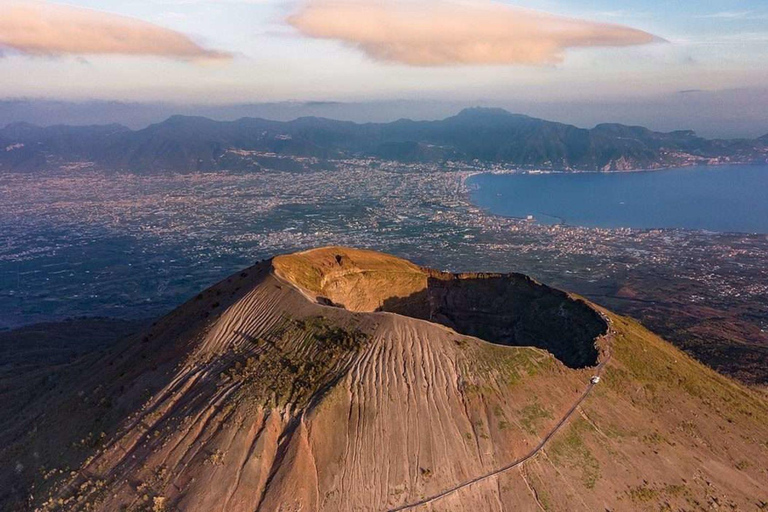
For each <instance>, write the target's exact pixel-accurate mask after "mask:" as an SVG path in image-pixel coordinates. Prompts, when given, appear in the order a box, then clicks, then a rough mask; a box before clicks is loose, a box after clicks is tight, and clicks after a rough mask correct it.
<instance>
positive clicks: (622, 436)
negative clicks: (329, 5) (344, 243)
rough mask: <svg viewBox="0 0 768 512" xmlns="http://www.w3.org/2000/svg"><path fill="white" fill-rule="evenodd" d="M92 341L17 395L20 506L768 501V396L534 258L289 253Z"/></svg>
mask: <svg viewBox="0 0 768 512" xmlns="http://www.w3.org/2000/svg"><path fill="white" fill-rule="evenodd" d="M481 338H482V339H481ZM87 357H88V358H87V359H85V360H83V361H80V362H78V363H76V364H69V365H63V366H61V367H57V368H55V369H52V370H51V371H50V372H49V373H48V374H47V375H39V379H38V380H37V381H35V382H34V383H33V384H34V386H33V388H32V389H33V390H32V391H29V392H28V393H26V394H23V396H25V397H26V398H25V403H24V405H23V407H22V406H21V405H20V404H18V403H17V402H14V403H15V404H16V405H14V408H13V409H11V408H9V407H8V406H7V405H5V406H3V407H4V410H3V411H2V416H0V420H1V421H2V423H1V424H0V426H1V427H2V428H0V447H1V448H0V460H2V461H4V464H3V466H4V468H3V470H2V472H1V473H0V478H1V479H0V493H2V497H1V498H0V499H2V500H3V501H2V502H0V508H2V509H3V510H14V509H18V510H24V509H35V508H37V509H40V510H99V511H118V510H126V511H130V510H137V511H138V510H155V511H158V510H183V511H240V510H248V511H254V510H257V511H273V510H282V511H299V510H301V511H307V510H325V511H351V510H360V511H363V510H365V511H385V510H402V509H403V508H408V507H409V506H411V505H413V506H412V507H410V509H411V510H433V511H446V510H454V511H459V510H477V511H485V510H488V511H501V510H508V511H511V510H562V511H572V510H587V511H594V510H702V509H709V508H726V509H735V510H760V509H761V508H765V507H766V506H767V505H766V503H767V502H768V474H766V468H768V445H767V444H766V442H768V404H767V403H766V402H765V401H764V400H763V399H762V398H760V397H759V396H757V395H756V394H754V393H752V392H751V391H750V390H748V389H747V388H745V387H743V386H741V385H739V384H737V383H735V382H733V381H731V380H729V379H727V378H725V377H722V376H719V375H718V374H716V373H714V372H712V371H711V370H709V369H707V368H705V367H703V366H702V365H700V364H698V363H696V362H695V361H693V360H692V359H690V358H689V357H687V356H686V355H684V354H683V353H682V352H680V351H678V350H676V349H675V348H673V347H672V346H671V345H669V344H667V343H666V342H664V341H663V340H661V339H660V338H658V337H656V336H654V335H653V334H651V333H650V332H648V331H647V330H645V329H644V328H643V327H641V326H640V325H638V324H637V323H635V322H632V321H629V320H627V319H624V318H622V317H618V316H615V315H613V314H611V313H610V312H607V311H602V310H599V309H598V308H596V307H594V306H592V305H590V304H588V303H586V302H584V301H582V300H580V299H578V298H576V297H573V296H570V295H568V294H565V293H563V292H560V291H558V290H554V289H551V288H549V287H546V286H544V285H541V284H539V283H536V282H534V281H532V280H531V279H529V278H527V277H525V276H522V275H517V274H508V275H499V274H448V273H443V272H437V271H433V270H428V269H424V268H421V267H418V266H416V265H414V264H411V263H409V262H407V261H404V260H400V259H398V258H395V257H392V256H387V255H384V254H380V253H375V252H370V251H360V250H355V249H347V248H340V247H330V248H324V249H318V250H313V251H308V252H304V253H298V254H294V255H289V256H280V257H277V258H275V259H273V260H270V261H266V262H262V263H260V264H257V265H256V266H254V267H252V268H250V269H248V270H246V271H244V272H242V273H240V274H238V275H235V276H232V277H231V278H229V279H227V280H225V281H223V282H221V283H219V284H217V285H216V286H214V287H212V288H210V289H209V290H207V291H205V292H204V293H202V294H200V295H199V296H197V297H195V298H194V299H192V300H191V301H189V302H188V303H186V304H184V305H183V306H181V307H180V308H178V309H177V310H175V311H174V312H172V313H171V314H169V315H167V316H165V317H164V318H162V319H160V320H159V321H158V322H156V323H155V324H154V325H153V326H152V327H151V329H149V330H148V331H146V332H145V333H143V334H141V335H138V336H135V337H131V338H128V339H126V340H124V341H122V342H120V343H118V344H117V345H115V346H113V347H111V348H110V349H108V350H105V351H104V352H102V353H99V354H92V355H89V356H87ZM596 373H600V375H601V380H600V382H599V383H598V384H596V385H590V379H591V378H592V376H593V375H594V374H596ZM36 375H38V374H36ZM33 380H34V379H33ZM16 391H17V390H13V389H11V388H10V387H8V386H4V387H3V388H0V402H2V399H3V398H4V396H7V395H9V394H13V396H19V394H18V393H17V392H16ZM582 399H583V401H581V400H582ZM574 406H576V407H574ZM570 411H573V412H572V413H570ZM569 413H570V414H569ZM557 427H560V428H559V429H558V428H557ZM542 440H545V442H544V443H543V445H542ZM539 448H540V449H539ZM529 455H532V456H530V457H529V458H527V459H526V460H525V462H523V463H521V464H517V465H514V467H511V469H509V470H507V471H503V472H500V473H497V474H493V475H492V476H489V475H491V474H492V473H494V472H496V471H497V470H498V469H499V468H503V467H506V466H510V465H513V463H514V462H515V461H518V460H520V459H525V458H526V457H528V456H529ZM470 482H473V483H470ZM446 491H448V492H446ZM433 497H435V499H433Z"/></svg>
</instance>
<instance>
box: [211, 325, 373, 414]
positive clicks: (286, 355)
mask: <svg viewBox="0 0 768 512" xmlns="http://www.w3.org/2000/svg"><path fill="white" fill-rule="evenodd" d="M249 341H250V342H251V343H252V344H253V350H251V351H250V353H249V355H247V356H246V357H241V358H237V359H236V360H235V361H234V362H233V363H232V364H231V365H230V366H229V367H228V368H227V369H226V370H225V371H223V372H222V373H221V381H222V382H223V383H228V382H231V381H238V382H239V381H242V382H243V390H244V391H245V392H246V393H247V396H249V397H250V398H253V399H257V400H261V401H264V402H269V401H273V402H274V403H276V404H285V403H293V404H295V405H304V404H306V403H307V402H308V401H309V400H310V399H311V397H312V396H313V395H314V394H315V393H316V392H318V391H319V390H322V389H323V388H324V387H326V386H327V385H328V384H330V383H331V382H332V381H333V379H334V378H335V377H336V376H337V375H338V373H339V371H340V369H341V368H342V367H343V365H344V364H345V363H347V362H348V361H349V360H350V359H351V358H352V356H354V355H355V354H356V353H358V351H360V350H361V349H362V347H364V346H365V345H366V344H367V343H368V341H369V336H368V335H367V334H366V333H364V332H362V331H360V330H359V329H347V328H344V327H341V326H339V325H336V324H335V323H333V322H332V321H330V320H328V319H326V318H324V317H319V316H318V317H310V318H306V319H303V320H290V319H284V321H283V322H281V323H280V324H279V325H277V326H276V327H275V328H274V329H272V330H271V331H270V332H269V334H268V335H266V336H265V337H263V338H253V339H250V338H249Z"/></svg>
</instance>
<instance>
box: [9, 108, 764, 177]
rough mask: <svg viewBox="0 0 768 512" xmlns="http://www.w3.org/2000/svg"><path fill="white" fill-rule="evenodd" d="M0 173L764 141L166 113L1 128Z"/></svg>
mask: <svg viewBox="0 0 768 512" xmlns="http://www.w3.org/2000/svg"><path fill="white" fill-rule="evenodd" d="M0 149H4V151H0V169H7V170H32V169H40V168H46V167H56V166H60V165H65V164H73V163H80V164H88V165H95V166H98V167H103V168H108V169H114V170H130V171H139V172H140V171H162V170H168V171H179V172H188V171H208V170H218V169H258V168H272V167H270V166H271V165H272V164H273V162H269V161H264V158H270V157H274V156H280V157H294V158H303V157H308V158H315V159H320V160H328V159H341V158H351V157H375V158H380V159H384V160H395V161H401V162H407V163H411V162H422V163H440V162H443V161H464V162H469V161H480V162H484V163H489V164H504V165H509V166H519V167H524V168H542V169H555V170H584V171H596V170H600V171H621V170H632V169H654V168H662V167H671V166H683V165H691V164H720V163H758V162H760V163H762V162H765V161H768V136H765V137H762V138H760V139H755V140H748V139H734V140H717V139H715V140H709V139H704V138H701V137H698V136H696V134H695V133H694V132H692V131H685V130H681V131H674V132H669V133H662V132H654V131H651V130H648V129H646V128H643V127H638V126H626V125H621V124H599V125H597V126H595V127H594V128H592V129H584V128H578V127H575V126H572V125H568V124H563V123H557V122H551V121H545V120H542V119H536V118H532V117H528V116H524V115H519V114H511V113H509V112H507V111H505V110H501V109H487V108H472V109H465V110H463V111H461V112H460V113H459V114H457V115H456V116H453V117H449V118H447V119H444V120H441V121H411V120H407V119H401V120H398V121H394V122H391V123H365V124H357V123H353V122H350V121H335V120H332V119H326V118H319V117H301V118H298V119H295V120H293V121H288V122H283V121H270V120H266V119H259V118H242V119H239V120H237V121H213V120H210V119H207V118H204V117H187V116H172V117H170V118H168V119H167V120H166V121H164V122H162V123H157V124H153V125H151V126H148V127H147V128H144V129H142V130H136V131H131V130H129V129H128V128H125V127H123V126H120V125H106V126H87V127H70V126H53V127H48V128H40V127H36V126H33V125H29V124H24V123H16V124H12V125H9V126H7V127H5V128H4V129H2V130H0Z"/></svg>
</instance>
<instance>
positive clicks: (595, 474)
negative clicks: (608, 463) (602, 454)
mask: <svg viewBox="0 0 768 512" xmlns="http://www.w3.org/2000/svg"><path fill="white" fill-rule="evenodd" d="M590 428H591V427H590V425H589V423H587V421H586V420H584V419H581V418H579V419H578V420H576V421H574V422H573V423H572V424H571V426H570V427H569V428H568V430H567V431H566V432H565V434H560V435H559V436H557V438H556V439H555V440H554V441H553V442H552V444H551V445H550V447H549V448H548V449H547V453H548V454H550V455H551V457H552V460H553V461H554V462H555V464H562V465H563V466H566V467H570V468H578V469H580V470H581V481H582V483H583V484H584V487H586V488H587V489H594V487H595V484H596V483H597V481H598V480H599V479H600V462H598V460H597V459H596V458H595V456H594V455H592V452H591V451H590V450H589V448H588V447H587V446H586V445H585V444H584V440H583V437H584V435H585V434H586V432H587V430H589V429H590Z"/></svg>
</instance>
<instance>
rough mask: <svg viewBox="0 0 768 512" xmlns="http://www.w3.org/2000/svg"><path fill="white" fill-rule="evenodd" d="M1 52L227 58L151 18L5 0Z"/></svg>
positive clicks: (1, 0)
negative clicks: (146, 19)
mask: <svg viewBox="0 0 768 512" xmlns="http://www.w3.org/2000/svg"><path fill="white" fill-rule="evenodd" d="M0 12H2V14H1V15H0V51H2V50H11V51H15V52H19V53H23V54H28V55H49V56H60V55H154V56H162V57H171V58H178V59H195V60H197V59H206V60H207V59H224V58H229V57H230V55H229V54H227V53H223V52H217V51H214V50H208V49H205V48H203V47H201V46H200V45H198V44H197V43H195V42H194V41H192V40H191V39H190V38H189V37H188V36H186V35H184V34H181V33H179V32H176V31H173V30H170V29H167V28H163V27H159V26H157V25H153V24H151V23H148V22H145V21H141V20H137V19H133V18H128V17H125V16H119V15H116V14H110V13H106V12H101V11H94V10H90V9H83V8H78V7H72V6H67V5H57V4H51V3H48V2H44V1H36V0H32V1H19V0H0Z"/></svg>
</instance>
